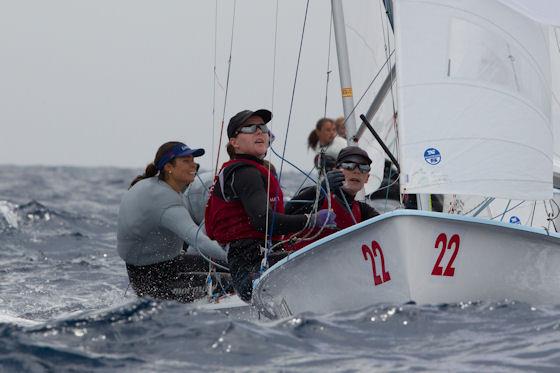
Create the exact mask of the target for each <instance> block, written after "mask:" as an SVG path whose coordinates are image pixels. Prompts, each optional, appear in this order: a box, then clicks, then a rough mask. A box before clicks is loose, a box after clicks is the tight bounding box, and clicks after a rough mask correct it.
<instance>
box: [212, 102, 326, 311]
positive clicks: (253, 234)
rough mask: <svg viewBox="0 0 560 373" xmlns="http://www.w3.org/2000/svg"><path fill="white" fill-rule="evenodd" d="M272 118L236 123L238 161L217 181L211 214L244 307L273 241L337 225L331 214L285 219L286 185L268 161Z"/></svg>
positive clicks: (258, 115) (251, 115)
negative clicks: (284, 185) (334, 223)
mask: <svg viewBox="0 0 560 373" xmlns="http://www.w3.org/2000/svg"><path fill="white" fill-rule="evenodd" d="M271 118H272V113H271V112H270V111H268V110H264V109H262V110H257V111H251V110H244V111H242V112H240V113H237V114H236V115H235V116H233V117H232V118H231V119H230V121H229V124H228V128H227V134H228V137H229V144H228V153H229V154H230V155H233V157H232V159H231V160H230V161H228V162H226V163H224V165H223V166H222V168H221V170H220V172H219V174H218V176H217V177H216V179H215V181H214V185H213V187H212V190H211V192H210V198H209V200H208V205H207V206H206V211H205V221H206V231H207V232H208V236H209V237H210V238H212V239H215V240H216V241H218V242H219V243H220V244H222V245H224V246H226V247H228V257H227V258H228V264H229V268H230V273H231V276H232V280H233V286H234V288H235V289H236V290H237V293H238V294H239V296H240V297H241V299H243V300H244V301H250V299H251V294H252V291H253V280H254V279H255V278H256V277H258V276H259V274H260V267H261V261H262V259H263V250H262V248H263V247H265V246H266V242H267V238H269V237H268V236H267V235H272V237H270V238H271V240H272V241H275V242H276V241H280V240H281V239H282V236H281V235H283V234H287V233H294V232H297V231H300V230H302V229H304V228H305V227H306V226H307V225H311V226H323V225H330V224H332V223H333V221H334V214H333V213H332V212H329V211H328V210H321V211H319V212H318V213H317V214H314V215H304V214H302V215H291V216H290V215H285V214H284V201H283V195H282V190H281V188H280V184H279V183H278V180H277V179H276V175H275V173H274V172H273V171H270V167H267V166H265V163H264V161H263V158H264V157H265V155H266V153H267V151H268V147H269V145H270V137H269V130H268V127H267V126H266V123H268V122H269V121H270V120H271ZM267 222H268V232H267V231H266V230H267Z"/></svg>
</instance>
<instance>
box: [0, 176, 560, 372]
mask: <svg viewBox="0 0 560 373" xmlns="http://www.w3.org/2000/svg"><path fill="white" fill-rule="evenodd" d="M138 171H139V170H129V169H115V168H71V167H15V166H0V175H1V176H0V372H113V371H114V372H176V371H181V372H186V371H189V372H190V371H194V372H196V371H226V372H228V371H242V372H245V371H261V372H271V371H272V372H296V371H310V372H323V371H337V372H338V371H340V372H354V371H356V372H370V371H409V370H415V371H469V372H472V371H491V372H500V371H504V372H505V371H507V372H511V371H551V372H552V371H554V372H556V371H558V370H560V305H559V306H554V305H551V306H546V307H544V306H536V305H531V304H524V303H518V302H516V301H515V300H503V301H501V302H496V303H486V302H466V303H461V304H444V305H430V306H418V305H413V304H406V305H391V304H388V305H378V306H373V307H370V308H367V309H360V310H355V311H352V312H344V313H335V314H302V315H296V316H294V317H292V318H289V319H282V320H273V321H271V320H266V319H259V318H258V315H257V313H256V312H255V311H251V310H247V311H246V312H241V313H233V312H231V313H228V312H219V311H211V310H205V309H201V308H200V307H197V306H195V305H192V304H179V303H176V302H159V301H153V300H149V299H138V298H137V297H136V296H135V295H134V294H133V292H131V290H128V291H127V287H128V281H127V277H126V270H125V267H124V264H123V262H122V261H121V260H120V258H119V257H118V256H117V254H116V249H115V246H116V233H115V232H116V220H117V214H118V204H119V201H120V198H121V196H122V194H123V193H124V192H125V191H126V189H127V186H128V183H129V182H130V180H131V179H132V178H133V176H134V175H135V174H136V173H137V172H138ZM299 181H300V178H299V176H296V175H295V174H287V176H285V178H284V182H283V183H284V184H285V186H286V187H287V189H288V190H292V191H293V190H294V189H295V188H297V185H298V184H299Z"/></svg>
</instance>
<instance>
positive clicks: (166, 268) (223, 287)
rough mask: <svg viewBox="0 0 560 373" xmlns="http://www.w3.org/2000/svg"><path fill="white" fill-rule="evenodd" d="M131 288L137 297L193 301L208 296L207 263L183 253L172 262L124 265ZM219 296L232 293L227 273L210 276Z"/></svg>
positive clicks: (197, 256)
mask: <svg viewBox="0 0 560 373" xmlns="http://www.w3.org/2000/svg"><path fill="white" fill-rule="evenodd" d="M126 270H127V272H128V278H129V280H130V284H131V285H132V289H133V290H134V291H135V292H136V294H137V295H138V296H140V297H144V296H149V297H152V298H155V299H163V300H176V301H179V302H192V301H193V300H196V299H199V298H202V297H204V296H205V295H206V294H207V282H206V280H207V275H208V262H207V261H206V260H205V259H204V258H202V257H201V256H199V255H187V254H185V253H184V252H183V253H181V254H179V255H178V256H176V257H175V258H173V259H171V260H166V261H164V262H160V263H155V264H149V265H144V266H135V265H132V264H127V265H126ZM212 285H213V286H214V287H216V286H217V288H216V289H215V290H217V291H218V292H219V293H227V292H229V291H230V290H231V279H230V276H229V274H228V273H227V272H217V273H214V274H213V275H212Z"/></svg>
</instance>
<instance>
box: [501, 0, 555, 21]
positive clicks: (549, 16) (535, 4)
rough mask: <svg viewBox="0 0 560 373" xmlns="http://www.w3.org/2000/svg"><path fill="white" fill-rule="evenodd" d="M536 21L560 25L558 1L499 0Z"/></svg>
mask: <svg viewBox="0 0 560 373" xmlns="http://www.w3.org/2000/svg"><path fill="white" fill-rule="evenodd" d="M499 1H500V2H502V3H503V4H505V5H507V6H509V7H510V8H512V9H515V10H516V11H518V12H519V13H521V14H524V15H525V16H527V17H529V18H532V19H534V20H535V21H537V22H540V23H543V24H549V25H557V26H560V1H558V0H499Z"/></svg>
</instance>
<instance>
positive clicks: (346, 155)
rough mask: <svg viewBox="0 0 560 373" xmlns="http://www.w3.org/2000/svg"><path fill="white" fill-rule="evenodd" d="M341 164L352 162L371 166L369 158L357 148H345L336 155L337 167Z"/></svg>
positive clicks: (363, 151)
mask: <svg viewBox="0 0 560 373" xmlns="http://www.w3.org/2000/svg"><path fill="white" fill-rule="evenodd" d="M343 162H354V163H358V164H368V165H370V164H371V162H372V161H371V158H370V157H369V156H368V153H367V152H366V151H365V150H363V149H361V148H360V147H358V146H347V147H346V148H344V149H342V150H341V151H340V152H339V153H338V157H337V158H336V164H337V165H339V164H341V163H343Z"/></svg>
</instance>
